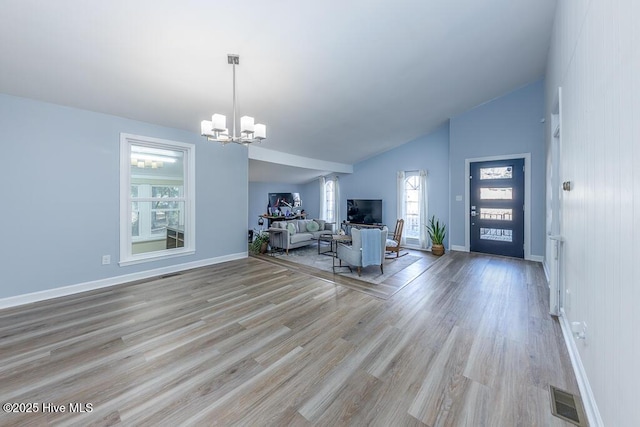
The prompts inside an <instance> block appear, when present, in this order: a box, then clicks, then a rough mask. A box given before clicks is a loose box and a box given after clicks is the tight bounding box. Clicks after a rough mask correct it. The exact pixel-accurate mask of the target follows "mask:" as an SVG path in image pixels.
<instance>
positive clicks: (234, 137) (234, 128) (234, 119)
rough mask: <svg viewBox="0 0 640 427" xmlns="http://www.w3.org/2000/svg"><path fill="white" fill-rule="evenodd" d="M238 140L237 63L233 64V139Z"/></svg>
mask: <svg viewBox="0 0 640 427" xmlns="http://www.w3.org/2000/svg"><path fill="white" fill-rule="evenodd" d="M232 139H233V140H234V141H235V139H236V63H235V62H234V63H233V138H232Z"/></svg>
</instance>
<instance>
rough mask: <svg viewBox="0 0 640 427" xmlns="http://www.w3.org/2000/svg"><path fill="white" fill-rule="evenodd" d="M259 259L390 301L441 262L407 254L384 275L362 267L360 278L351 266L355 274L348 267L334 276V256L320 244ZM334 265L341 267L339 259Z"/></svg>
mask: <svg viewBox="0 0 640 427" xmlns="http://www.w3.org/2000/svg"><path fill="white" fill-rule="evenodd" d="M327 249H328V246H323V247H322V248H321V250H327ZM256 257H257V258H260V259H262V260H264V261H267V262H271V263H274V264H278V265H280V266H283V267H286V268H288V269H291V270H295V271H298V272H300V273H304V274H308V275H312V276H315V277H318V278H321V279H325V280H329V281H331V282H333V283H336V284H339V285H342V286H345V287H348V288H350V289H353V290H356V291H359V292H363V293H366V294H369V295H371V296H374V297H376V298H381V299H388V298H390V297H391V296H392V295H393V294H395V293H396V292H398V291H399V290H400V289H402V288H404V287H405V286H406V285H408V284H409V283H411V282H412V281H413V280H414V279H415V278H416V277H418V276H419V275H421V274H422V273H424V272H425V271H426V270H428V269H429V268H430V267H431V266H432V265H433V264H434V263H435V262H436V261H437V260H438V259H439V258H438V257H435V256H433V255H431V254H430V253H423V254H421V255H420V256H416V255H412V254H407V255H405V256H402V257H399V258H392V259H385V261H384V273H381V272H380V267H379V266H373V265H371V266H368V267H366V268H363V269H362V271H361V276H358V272H357V269H356V268H355V267H352V271H349V269H348V268H346V267H341V268H336V270H335V273H334V271H333V268H332V261H333V260H332V257H331V256H330V255H322V254H320V255H319V254H318V247H317V245H309V246H306V247H302V248H297V249H292V250H289V254H288V255H287V254H285V253H277V254H271V255H257V256H256ZM335 262H336V265H339V263H338V260H337V259H336V260H335Z"/></svg>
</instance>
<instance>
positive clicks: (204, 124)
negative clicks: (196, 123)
mask: <svg viewBox="0 0 640 427" xmlns="http://www.w3.org/2000/svg"><path fill="white" fill-rule="evenodd" d="M200 134H201V135H202V136H213V125H212V124H211V122H210V121H209V120H203V121H201V122H200Z"/></svg>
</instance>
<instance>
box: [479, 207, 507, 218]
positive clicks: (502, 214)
mask: <svg viewBox="0 0 640 427" xmlns="http://www.w3.org/2000/svg"><path fill="white" fill-rule="evenodd" d="M480 219H493V220H498V221H511V220H512V219H513V210H512V209H493V208H480Z"/></svg>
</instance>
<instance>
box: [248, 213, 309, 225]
mask: <svg viewBox="0 0 640 427" xmlns="http://www.w3.org/2000/svg"><path fill="white" fill-rule="evenodd" d="M306 217H307V214H300V215H291V216H284V215H280V216H276V215H260V218H264V219H266V220H267V228H270V227H271V223H272V222H275V221H286V220H288V219H305V218H306Z"/></svg>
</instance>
